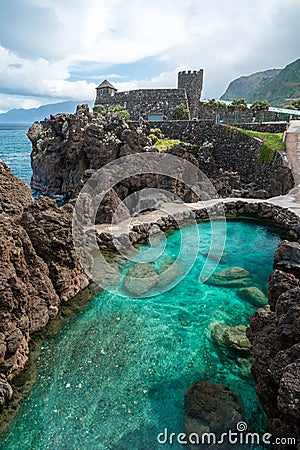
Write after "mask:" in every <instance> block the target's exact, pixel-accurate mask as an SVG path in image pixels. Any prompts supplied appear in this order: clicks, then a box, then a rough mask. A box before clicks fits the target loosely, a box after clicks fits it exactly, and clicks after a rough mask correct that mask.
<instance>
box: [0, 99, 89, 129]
mask: <svg viewBox="0 0 300 450" xmlns="http://www.w3.org/2000/svg"><path fill="white" fill-rule="evenodd" d="M78 103H88V104H89V105H90V106H92V104H93V102H88V101H86V100H84V101H82V102H81V101H80V102H78V101H66V102H59V103H51V104H48V105H42V106H40V107H39V108H30V109H11V110H10V111H7V112H6V113H3V114H0V123H20V124H21V123H24V124H31V123H33V122H36V121H40V120H43V119H44V118H45V117H49V116H50V115H55V114H58V113H61V112H64V113H67V114H72V113H74V112H75V110H76V106H77V105H78Z"/></svg>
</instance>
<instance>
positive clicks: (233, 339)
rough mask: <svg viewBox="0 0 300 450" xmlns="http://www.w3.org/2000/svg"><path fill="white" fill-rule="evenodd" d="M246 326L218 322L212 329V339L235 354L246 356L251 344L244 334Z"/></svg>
mask: <svg viewBox="0 0 300 450" xmlns="http://www.w3.org/2000/svg"><path fill="white" fill-rule="evenodd" d="M246 331H247V327H245V326H244V325H237V326H235V327H230V326H228V325H226V324H225V323H221V322H218V323H216V325H215V326H214V328H213V330H212V337H213V339H214V341H215V342H216V343H217V344H218V345H219V346H220V347H224V348H226V349H227V350H231V351H233V352H234V353H235V354H236V355H239V356H244V357H248V356H251V353H252V345H251V342H250V341H249V339H248V338H247V336H246Z"/></svg>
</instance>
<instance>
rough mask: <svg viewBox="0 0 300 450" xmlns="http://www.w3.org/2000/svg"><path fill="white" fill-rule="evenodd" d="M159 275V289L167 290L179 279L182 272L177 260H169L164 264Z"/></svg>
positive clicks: (158, 271)
mask: <svg viewBox="0 0 300 450" xmlns="http://www.w3.org/2000/svg"><path fill="white" fill-rule="evenodd" d="M157 273H158V275H159V281H158V284H157V286H156V287H157V289H165V288H166V287H168V286H170V285H172V283H174V282H175V281H176V280H177V279H179V276H180V273H181V270H180V266H179V264H178V263H177V262H176V261H175V260H173V259H172V258H168V259H166V260H165V261H164V262H163V263H162V265H161V266H160V268H159V270H157Z"/></svg>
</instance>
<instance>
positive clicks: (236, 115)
mask: <svg viewBox="0 0 300 450" xmlns="http://www.w3.org/2000/svg"><path fill="white" fill-rule="evenodd" d="M289 117H290V116H289V114H278V113H275V112H272V111H261V112H257V113H256V114H255V115H254V114H253V112H252V111H251V110H250V109H242V108H241V109H235V110H232V111H230V110H228V109H227V108H214V107H212V106H207V105H206V104H205V103H200V114H199V119H200V120H209V121H212V122H214V123H216V122H217V121H221V123H226V124H231V125H237V126H240V125H238V124H242V123H253V124H255V123H256V124H257V125H259V124H260V123H261V122H279V121H286V122H287V121H289Z"/></svg>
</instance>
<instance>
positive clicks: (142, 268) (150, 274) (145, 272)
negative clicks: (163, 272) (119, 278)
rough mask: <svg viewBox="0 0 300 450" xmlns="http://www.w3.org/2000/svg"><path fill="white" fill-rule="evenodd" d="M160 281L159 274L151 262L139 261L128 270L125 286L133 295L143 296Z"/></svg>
mask: <svg viewBox="0 0 300 450" xmlns="http://www.w3.org/2000/svg"><path fill="white" fill-rule="evenodd" d="M158 282H159V276H158V274H157V273H156V272H155V270H154V269H153V267H152V266H151V265H150V264H147V263H138V264H135V265H134V266H133V267H131V268H130V269H129V270H128V271H127V273H126V275H125V280H124V287H125V289H126V291H128V292H129V294H130V295H132V296H133V297H141V296H142V295H144V294H146V293H147V292H148V291H150V289H152V288H153V287H154V286H155V285H156V284H157V283H158Z"/></svg>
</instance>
